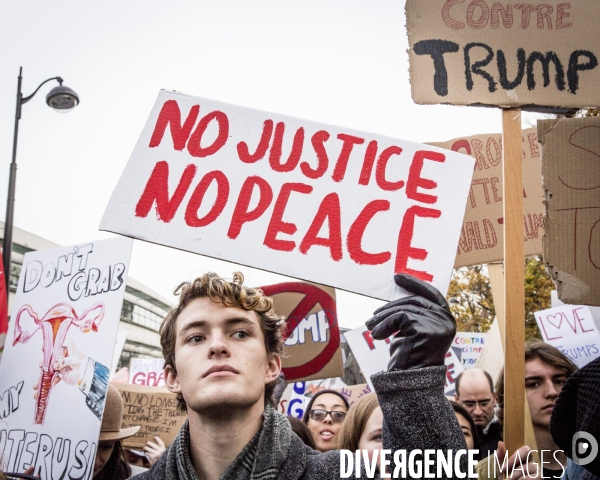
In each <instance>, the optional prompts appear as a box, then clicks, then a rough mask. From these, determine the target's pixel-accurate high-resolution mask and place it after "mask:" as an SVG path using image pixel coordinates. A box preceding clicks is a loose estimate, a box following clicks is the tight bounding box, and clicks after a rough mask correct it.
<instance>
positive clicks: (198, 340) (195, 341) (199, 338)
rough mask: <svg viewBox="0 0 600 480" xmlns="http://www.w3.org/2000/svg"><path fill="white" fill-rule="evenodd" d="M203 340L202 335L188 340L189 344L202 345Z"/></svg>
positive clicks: (193, 336)
mask: <svg viewBox="0 0 600 480" xmlns="http://www.w3.org/2000/svg"><path fill="white" fill-rule="evenodd" d="M202 340H204V337H203V336H202V335H192V336H191V337H190V338H188V343H194V344H195V343H200V342H202Z"/></svg>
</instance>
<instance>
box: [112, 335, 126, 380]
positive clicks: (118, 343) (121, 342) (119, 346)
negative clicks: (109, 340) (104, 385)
mask: <svg viewBox="0 0 600 480" xmlns="http://www.w3.org/2000/svg"><path fill="white" fill-rule="evenodd" d="M126 341H127V332H126V331H121V332H117V339H116V340H115V350H114V352H113V358H112V366H111V367H110V378H111V379H112V377H113V376H114V375H115V373H117V366H118V365H119V359H120V358H121V354H122V353H123V347H124V346H125V342H126Z"/></svg>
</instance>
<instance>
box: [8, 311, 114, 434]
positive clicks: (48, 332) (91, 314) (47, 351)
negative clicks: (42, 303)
mask: <svg viewBox="0 0 600 480" xmlns="http://www.w3.org/2000/svg"><path fill="white" fill-rule="evenodd" d="M103 317H104V304H102V303H96V304H95V305H93V306H92V307H90V308H88V309H86V310H85V311H84V312H83V313H82V314H81V315H80V316H78V315H77V313H76V312H75V309H74V308H73V307H72V306H71V305H69V304H67V303H58V304H56V305H54V306H53V307H52V308H50V309H49V310H48V312H47V313H46V314H45V315H44V316H43V317H42V318H40V317H39V316H38V314H37V313H36V312H35V311H34V310H33V308H32V307H31V306H30V305H24V306H22V307H21V308H20V309H19V311H18V312H17V315H16V320H15V338H14V341H13V346H14V345H16V344H17V343H23V344H25V343H27V342H29V340H31V338H33V336H34V335H36V333H37V332H38V331H40V330H41V332H42V338H43V343H42V351H43V353H44V360H43V362H42V363H41V375H40V380H39V383H38V386H37V388H38V391H37V398H36V405H35V420H34V424H38V425H43V424H44V418H45V415H46V408H47V406H48V400H49V397H50V391H51V390H52V388H53V387H54V386H55V385H56V384H57V383H58V382H59V381H60V380H61V378H62V373H61V369H60V368H58V369H57V368H56V367H57V365H60V364H61V363H62V364H64V363H65V362H64V359H65V358H66V357H68V356H69V355H71V354H73V353H74V352H70V351H68V347H67V346H65V338H66V336H67V332H68V331H69V328H71V326H73V325H74V326H76V327H78V328H79V330H80V331H81V332H82V333H88V332H92V331H93V332H97V331H98V326H99V325H100V322H101V321H102V318H103ZM67 383H70V382H67Z"/></svg>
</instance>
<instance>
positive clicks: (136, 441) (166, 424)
mask: <svg viewBox="0 0 600 480" xmlns="http://www.w3.org/2000/svg"><path fill="white" fill-rule="evenodd" d="M111 384H112V385H114V386H115V388H117V390H119V392H120V393H121V398H122V399H123V406H124V408H123V424H122V427H121V428H129V427H135V426H137V425H141V427H142V428H140V429H139V430H138V432H137V433H136V434H135V435H134V436H132V437H129V438H126V439H125V440H123V446H124V447H125V448H133V449H141V448H144V446H145V445H146V442H148V441H150V442H154V441H155V440H154V438H153V437H154V435H158V436H159V437H160V438H161V440H162V441H163V442H165V445H167V446H168V445H170V444H171V443H172V442H173V440H174V439H175V436H176V435H177V432H179V429H180V428H181V426H182V425H183V423H184V422H185V420H186V419H187V414H186V413H185V412H181V411H179V410H177V396H176V395H175V394H174V393H171V392H169V391H168V390H167V389H166V388H157V387H146V386H143V385H131V384H127V383H112V382H111Z"/></svg>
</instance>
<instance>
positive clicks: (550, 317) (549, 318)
mask: <svg viewBox="0 0 600 480" xmlns="http://www.w3.org/2000/svg"><path fill="white" fill-rule="evenodd" d="M556 317H558V324H557V323H555V322H556ZM546 321H547V322H548V323H549V324H550V325H552V326H553V327H554V328H557V329H560V326H561V325H562V321H563V316H562V313H557V314H556V315H548V316H547V317H546Z"/></svg>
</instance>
